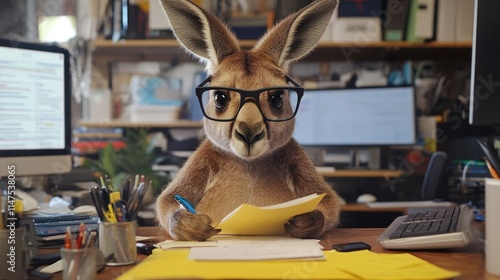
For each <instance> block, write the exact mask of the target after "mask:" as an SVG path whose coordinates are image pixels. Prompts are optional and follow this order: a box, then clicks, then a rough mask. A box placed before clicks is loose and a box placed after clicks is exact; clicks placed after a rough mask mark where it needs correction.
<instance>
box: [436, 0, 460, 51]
mask: <svg viewBox="0 0 500 280" xmlns="http://www.w3.org/2000/svg"><path fill="white" fill-rule="evenodd" d="M437 1H438V2H437V20H436V24H437V27H436V41H437V42H453V41H455V26H456V24H455V22H456V20H457V19H456V18H457V0H437Z"/></svg>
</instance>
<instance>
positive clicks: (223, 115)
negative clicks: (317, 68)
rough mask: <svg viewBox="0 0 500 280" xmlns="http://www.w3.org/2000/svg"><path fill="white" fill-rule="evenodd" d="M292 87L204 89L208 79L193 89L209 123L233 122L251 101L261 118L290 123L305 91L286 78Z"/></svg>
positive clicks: (210, 87)
mask: <svg viewBox="0 0 500 280" xmlns="http://www.w3.org/2000/svg"><path fill="white" fill-rule="evenodd" d="M285 78H286V81H287V82H289V83H291V84H292V85H293V86H285V87H268V88H261V89H257V90H243V89H237V88H227V87H212V86H208V87H205V85H206V84H207V83H209V82H210V81H211V79H212V76H209V77H208V78H207V79H205V80H204V81H203V82H201V84H200V85H199V86H197V87H196V96H197V97H198V100H199V102H200V106H201V110H202V111H203V115H205V117H206V118H207V119H209V120H213V121H220V122H227V121H232V120H234V119H236V116H237V115H238V112H239V111H240V109H241V107H243V105H244V104H245V103H246V102H248V101H253V102H254V103H255V104H256V105H257V107H258V108H259V110H260V112H261V113H262V116H264V119H265V120H267V121H271V122H283V121H288V120H291V119H293V118H294V117H295V115H296V114H297V110H298V109H299V104H300V100H301V99H302V96H303V95H304V88H303V87H301V86H300V85H299V84H298V83H297V82H295V81H294V80H292V79H291V78H290V77H288V76H286V75H285Z"/></svg>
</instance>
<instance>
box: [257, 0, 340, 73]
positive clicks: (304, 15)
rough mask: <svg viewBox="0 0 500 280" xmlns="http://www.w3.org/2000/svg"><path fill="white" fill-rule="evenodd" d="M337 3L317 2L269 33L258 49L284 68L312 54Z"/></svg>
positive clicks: (318, 0)
mask: <svg viewBox="0 0 500 280" xmlns="http://www.w3.org/2000/svg"><path fill="white" fill-rule="evenodd" d="M336 6H337V0H317V1H314V2H313V3H311V4H309V5H308V6H306V7H304V8H303V9H301V10H300V11H298V12H297V13H295V14H292V15H290V16H288V17H287V18H285V19H284V20H282V21H281V22H280V23H279V24H278V25H276V26H275V27H274V28H272V29H271V30H269V31H268V32H267V33H266V34H265V35H264V37H263V38H262V39H261V40H260V41H259V42H258V43H257V45H256V46H255V49H258V50H261V51H264V52H266V53H267V54H268V55H270V56H271V58H272V60H273V61H274V62H275V63H276V64H277V65H278V66H280V67H284V68H285V67H286V66H287V63H288V62H289V61H293V60H297V59H299V58H301V57H303V56H304V55H306V54H308V53H309V52H310V51H311V50H312V49H313V48H314V47H315V46H316V44H317V43H318V41H319V39H320V38H321V36H322V35H323V33H324V32H325V29H326V26H327V25H328V22H329V21H330V18H331V16H332V14H333V11H334V10H335V7H336Z"/></svg>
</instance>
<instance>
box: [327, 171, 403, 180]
mask: <svg viewBox="0 0 500 280" xmlns="http://www.w3.org/2000/svg"><path fill="white" fill-rule="evenodd" d="M319 174H321V176H323V177H325V178H356V177H362V178H396V177H399V176H401V171H399V170H368V169H366V170H363V169H338V170H335V171H319Z"/></svg>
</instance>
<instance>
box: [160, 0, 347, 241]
mask: <svg viewBox="0 0 500 280" xmlns="http://www.w3.org/2000/svg"><path fill="white" fill-rule="evenodd" d="M162 3H163V5H164V8H165V11H166V12H167V15H168V16H169V18H170V21H171V24H172V26H173V28H174V32H175V33H176V36H177V38H178V39H179V40H180V41H181V42H182V43H183V45H184V46H185V47H186V48H187V49H188V50H189V51H190V52H192V53H193V54H194V55H197V56H200V57H201V58H205V59H208V60H209V63H210V64H209V68H208V70H209V71H210V73H211V74H212V81H211V85H213V86H222V87H234V88H240V89H247V90H252V89H259V88H264V87H273V86H285V85H286V82H285V71H286V69H287V66H288V62H289V61H291V60H294V59H297V58H300V57H301V56H303V55H305V54H306V53H307V52H309V51H310V50H311V49H312V47H313V46H314V45H315V44H316V42H317V40H319V37H320V36H321V33H322V32H323V31H324V27H325V26H326V23H325V19H326V22H327V21H328V19H329V16H331V12H333V8H334V7H335V5H336V2H335V1H332V0H322V1H317V2H315V3H313V4H311V5H310V6H308V7H306V8H305V9H303V10H302V11H300V12H298V13H297V14H295V15H293V16H291V17H289V18H287V19H285V20H284V21H283V22H282V23H280V24H279V25H278V26H277V27H276V28H274V30H275V31H273V30H271V31H270V32H269V33H268V34H267V35H266V36H265V37H264V38H263V39H262V40H261V41H260V42H259V44H258V45H257V46H256V47H255V48H254V49H252V50H240V48H239V46H238V45H237V44H236V43H235V42H236V40H235V38H234V36H233V35H232V34H231V33H230V32H229V31H228V30H227V29H226V28H225V27H224V26H223V25H222V23H220V22H219V21H218V20H216V19H215V18H213V17H212V16H210V15H209V14H207V13H206V12H204V11H203V10H201V8H199V7H197V6H195V5H194V4H192V3H191V2H189V1H182V0H176V1H174V0H162ZM189 14H191V15H192V16H191V18H195V19H191V20H193V21H194V22H193V23H192V24H189V21H190V16H187V15H189ZM196 16H198V18H196ZM205 17H206V18H205ZM200 21H201V22H202V24H203V26H204V28H203V30H202V33H203V34H205V38H204V39H205V45H206V48H207V49H203V44H201V43H200V42H199V39H196V40H193V38H192V37H193V35H192V34H190V32H189V30H190V31H191V32H196V31H198V32H200V28H199V22H200ZM186 23H187V25H186ZM316 25H319V27H318V28H317V29H315V28H312V27H316ZM305 27H307V28H305ZM180 28H182V30H183V31H182V32H183V33H179V32H177V30H179V29H180ZM207 33H209V34H208V35H207ZM186 34H188V35H186ZM318 34H319V35H318ZM305 39H307V40H310V41H312V42H313V43H311V42H309V41H308V42H307V43H306V44H303V42H302V41H303V40H305ZM311 44H312V45H311ZM294 125H295V121H294V120H290V121H285V122H267V121H264V119H263V117H262V115H261V113H260V111H259V109H258V108H257V106H256V104H255V103H253V102H248V103H245V105H244V106H243V107H242V108H241V109H240V111H239V113H238V116H237V118H236V120H234V121H232V122H217V121H211V120H207V119H205V120H204V130H205V133H206V135H207V139H206V140H204V142H203V143H202V144H201V145H200V147H199V148H198V149H197V150H196V151H195V152H194V154H193V155H192V156H191V157H190V158H189V159H188V161H187V162H186V164H185V165H184V166H183V168H182V169H181V171H180V172H179V174H178V175H177V176H176V177H175V179H174V180H173V181H172V182H171V183H170V185H169V186H168V187H167V189H166V190H165V191H164V192H163V193H162V194H161V195H160V197H159V198H158V200H157V203H156V210H157V217H158V221H159V223H160V225H161V226H162V227H164V228H165V229H167V231H168V232H169V234H170V235H171V236H172V237H173V238H174V239H177V240H205V239H207V238H209V237H210V236H212V235H214V234H216V233H217V232H218V231H217V230H215V229H213V227H212V226H213V225H217V224H218V223H219V221H220V220H221V219H222V218H223V217H224V216H226V215H227V214H228V213H229V212H231V211H232V210H234V209H235V208H236V207H238V206H239V205H241V204H242V203H248V204H253V205H256V206H266V205H271V204H276V203H280V202H285V201H288V200H291V199H295V198H298V197H302V196H306V195H309V194H311V193H327V195H326V196H325V198H324V199H323V200H322V201H321V202H320V204H319V205H318V207H317V210H316V211H313V212H311V213H307V214H304V215H299V216H296V217H294V218H292V219H291V220H290V221H289V223H288V224H286V225H284V226H285V229H286V230H287V232H288V233H289V234H290V235H291V236H294V237H301V238H317V237H319V236H320V235H321V234H322V233H323V232H325V231H327V230H331V229H332V228H334V227H335V225H336V224H337V223H338V215H339V199H338V196H337V194H336V193H335V192H334V191H333V190H332V189H331V188H330V186H329V185H328V184H327V183H326V182H325V181H324V179H323V178H322V177H321V176H320V175H319V174H318V173H317V172H316V170H315V169H314V166H313V164H312V162H311V161H310V160H309V159H308V157H307V156H306V154H305V153H304V151H303V150H302V148H301V147H300V145H299V144H298V143H297V142H296V141H295V140H294V139H292V133H293V128H294ZM248 139H255V141H252V142H251V143H250V144H249V143H248V142H249V141H248ZM246 140H247V141H246ZM175 194H179V195H181V196H184V197H185V198H187V199H188V200H190V201H191V202H192V203H193V204H194V205H195V207H196V210H197V212H198V214H195V215H193V214H190V213H188V212H187V211H185V210H181V209H179V206H178V205H177V203H176V202H175V201H174V199H173V196H174V195H175Z"/></svg>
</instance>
